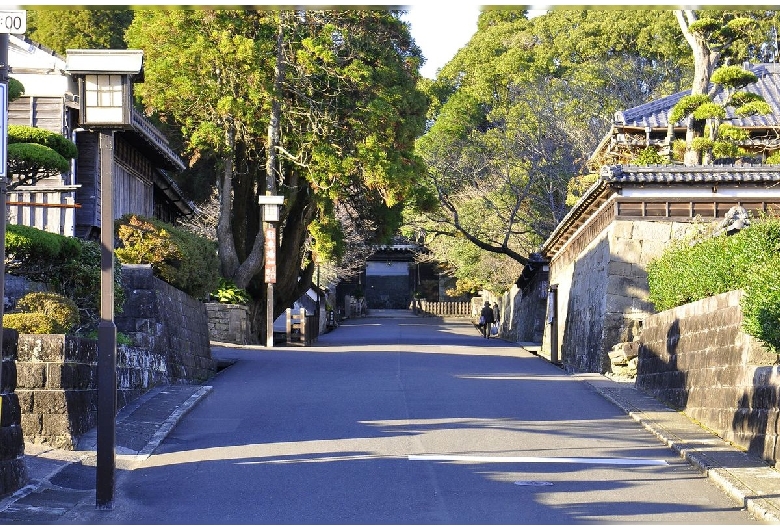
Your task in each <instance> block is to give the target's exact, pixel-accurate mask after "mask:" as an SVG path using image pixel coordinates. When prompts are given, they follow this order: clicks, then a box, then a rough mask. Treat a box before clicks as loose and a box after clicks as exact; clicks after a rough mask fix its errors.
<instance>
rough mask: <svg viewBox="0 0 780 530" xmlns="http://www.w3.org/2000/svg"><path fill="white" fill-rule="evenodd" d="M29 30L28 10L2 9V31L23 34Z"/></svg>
mask: <svg viewBox="0 0 780 530" xmlns="http://www.w3.org/2000/svg"><path fill="white" fill-rule="evenodd" d="M25 32H27V11H25V10H12V11H8V10H0V33H14V34H16V35H21V34H23V33H25Z"/></svg>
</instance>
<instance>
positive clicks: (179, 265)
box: [115, 215, 219, 299]
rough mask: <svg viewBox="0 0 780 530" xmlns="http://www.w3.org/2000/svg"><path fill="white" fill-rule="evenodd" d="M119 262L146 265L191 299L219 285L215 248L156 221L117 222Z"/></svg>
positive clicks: (202, 296) (129, 217)
mask: <svg viewBox="0 0 780 530" xmlns="http://www.w3.org/2000/svg"><path fill="white" fill-rule="evenodd" d="M116 234H117V237H118V238H119V240H120V242H121V246H119V247H118V248H117V249H116V251H115V252H116V256H117V259H118V260H119V261H120V262H121V263H128V264H140V263H148V264H150V265H151V266H152V270H153V271H154V273H155V275H156V276H157V277H159V278H161V279H163V280H165V281H166V282H168V283H170V284H171V285H173V286H174V287H176V288H178V289H180V290H181V291H184V292H185V293H187V294H189V295H190V296H193V297H194V298H199V299H205V298H206V297H207V296H208V294H209V293H210V292H212V291H214V290H215V289H216V288H217V286H218V284H219V261H218V258H217V250H216V246H215V245H214V243H213V242H211V241H209V240H208V239H206V238H204V237H201V236H197V235H195V234H193V233H191V232H188V231H186V230H182V229H180V228H177V227H174V226H172V225H170V224H168V223H164V222H162V221H159V220H157V219H149V218H145V217H142V216H137V215H126V216H124V217H122V219H120V220H119V221H117V226H116Z"/></svg>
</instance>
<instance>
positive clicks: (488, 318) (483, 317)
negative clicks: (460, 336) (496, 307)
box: [479, 302, 496, 339]
mask: <svg viewBox="0 0 780 530" xmlns="http://www.w3.org/2000/svg"><path fill="white" fill-rule="evenodd" d="M495 321H496V318H495V316H494V315H493V308H492V307H490V302H485V307H483V308H482V311H481V312H480V313H479V330H480V331H481V332H482V336H483V337H485V338H486V339H489V338H490V328H491V326H492V325H493V322H495Z"/></svg>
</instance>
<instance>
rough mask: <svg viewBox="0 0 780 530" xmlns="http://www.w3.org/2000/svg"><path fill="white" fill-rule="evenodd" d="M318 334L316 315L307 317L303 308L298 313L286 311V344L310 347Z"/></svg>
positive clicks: (290, 310) (318, 327)
mask: <svg viewBox="0 0 780 530" xmlns="http://www.w3.org/2000/svg"><path fill="white" fill-rule="evenodd" d="M319 334H320V326H319V321H318V319H317V315H307V314H306V309H304V308H301V310H300V311H293V310H292V309H287V344H292V345H295V344H301V345H303V346H310V345H311V344H312V343H313V342H316V340H317V337H319Z"/></svg>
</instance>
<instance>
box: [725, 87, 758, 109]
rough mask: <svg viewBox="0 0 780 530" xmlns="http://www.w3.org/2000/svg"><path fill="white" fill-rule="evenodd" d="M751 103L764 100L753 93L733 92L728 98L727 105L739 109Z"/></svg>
mask: <svg viewBox="0 0 780 530" xmlns="http://www.w3.org/2000/svg"><path fill="white" fill-rule="evenodd" d="M753 101H764V98H762V97H761V96H759V95H758V94H754V93H753V92H744V91H739V92H734V93H733V94H732V95H731V97H730V98H729V103H728V104H729V105H730V106H732V107H737V108H739V107H741V106H743V105H747V104H748V103H752V102H753Z"/></svg>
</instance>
